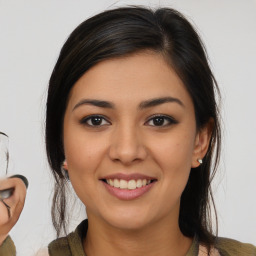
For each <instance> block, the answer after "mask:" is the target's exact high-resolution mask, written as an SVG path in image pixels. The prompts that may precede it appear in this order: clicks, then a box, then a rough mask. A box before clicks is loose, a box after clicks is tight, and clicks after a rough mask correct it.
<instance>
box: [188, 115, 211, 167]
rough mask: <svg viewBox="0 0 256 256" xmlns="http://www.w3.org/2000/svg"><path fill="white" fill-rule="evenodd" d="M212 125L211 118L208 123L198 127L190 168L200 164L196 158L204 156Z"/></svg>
mask: <svg viewBox="0 0 256 256" xmlns="http://www.w3.org/2000/svg"><path fill="white" fill-rule="evenodd" d="M213 127H214V120H213V119H212V118H211V119H210V120H209V121H208V123H207V124H205V125H204V126H203V127H202V128H200V130H199V131H198V132H197V135H196V138H195V145H194V151H193V156H192V163H191V167H192V168H196V167H198V166H199V165H200V163H199V162H198V160H199V159H203V158H204V156H205V154H206V152H207V150H208V147H209V143H210V140H211V136H212V130H213Z"/></svg>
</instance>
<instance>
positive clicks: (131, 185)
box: [128, 180, 137, 189]
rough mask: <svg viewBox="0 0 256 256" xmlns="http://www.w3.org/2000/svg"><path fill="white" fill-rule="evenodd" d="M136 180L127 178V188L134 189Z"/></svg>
mask: <svg viewBox="0 0 256 256" xmlns="http://www.w3.org/2000/svg"><path fill="white" fill-rule="evenodd" d="M136 185H137V183H136V181H135V180H129V181H128V189H135V188H136Z"/></svg>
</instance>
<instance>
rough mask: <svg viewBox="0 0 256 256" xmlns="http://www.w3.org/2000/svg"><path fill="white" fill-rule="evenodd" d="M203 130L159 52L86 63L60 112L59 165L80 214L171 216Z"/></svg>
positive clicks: (117, 223) (137, 220) (120, 224)
mask: <svg viewBox="0 0 256 256" xmlns="http://www.w3.org/2000/svg"><path fill="white" fill-rule="evenodd" d="M203 134H205V133H203V132H201V131H200V133H198V132H197V129H196V122H195V113H194V107H193V103H192V99H191V97H190V95H189V94H188V92H187V90H186V89H185V86H184V85H183V83H182V81H181V80H180V79H179V77H178V76H177V75H176V73H175V72H174V70H173V69H172V68H170V66H168V65H167V64H166V62H165V61H164V58H163V57H162V56H161V55H158V54H156V53H150V52H147V53H146V52H144V53H139V54H134V55H131V56H129V57H125V58H116V59H111V60H106V61H103V62H101V63H99V64H97V65H95V66H94V67H92V68H91V69H90V70H89V71H87V72H86V73H85V74H84V75H83V76H82V77H81V78H80V79H79V80H78V81H77V82H76V83H75V85H74V87H73V88H72V90H71V93H70V95H69V101H68V106H67V109H66V112H65V118H64V150H65V156H66V168H67V169H68V172H69V177H70V180H71V183H72V185H73V187H74V189H75V191H76V193H77V195H78V196H79V198H80V199H81V201H82V202H83V203H84V204H85V205H86V209H87V215H88V218H93V217H94V218H97V219H98V220H101V221H104V222H105V223H108V224H110V225H112V226H114V227H117V228H121V229H137V228H142V227H145V226H147V225H149V224H152V223H154V222H157V221H159V220H166V221H168V222H169V223H170V221H171V220H172V221H174V222H177V220H178V215H179V204H180V197H181V194H182V192H183V190H184V188H185V186H186V183H187V180H188V177H189V173H190V169H191V167H197V166H198V165H199V163H198V162H197V159H198V158H202V157H203V155H202V149H201V148H202V145H203V143H204V141H205V139H204V137H205V136H204V135H203ZM195 171H196V170H195ZM149 182H150V183H149ZM148 183H149V184H148Z"/></svg>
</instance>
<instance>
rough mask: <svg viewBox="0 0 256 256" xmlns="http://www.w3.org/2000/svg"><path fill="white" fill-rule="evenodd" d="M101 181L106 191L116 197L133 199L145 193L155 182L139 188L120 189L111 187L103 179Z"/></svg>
mask: <svg viewBox="0 0 256 256" xmlns="http://www.w3.org/2000/svg"><path fill="white" fill-rule="evenodd" d="M102 183H103V184H104V186H105V188H106V189H107V190H108V192H109V193H110V194H111V195H113V196H115V197H117V198H118V199H121V200H133V199H136V198H138V197H141V196H142V195H144V194H145V193H147V192H148V191H149V190H150V189H151V188H152V187H153V186H154V184H155V183H156V182H155V181H154V182H152V183H150V184H148V185H146V186H143V187H141V188H136V189H120V188H115V187H112V186H110V185H109V184H107V183H106V182H104V181H102Z"/></svg>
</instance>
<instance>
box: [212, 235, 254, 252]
mask: <svg viewBox="0 0 256 256" xmlns="http://www.w3.org/2000/svg"><path fill="white" fill-rule="evenodd" d="M215 247H216V248H217V249H218V251H219V253H220V254H221V255H223V256H233V255H234V256H236V255H243V256H256V247H255V246H254V245H252V244H247V243H241V242H239V241H236V240H233V239H229V238H223V237H220V238H217V240H216V245H215Z"/></svg>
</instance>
